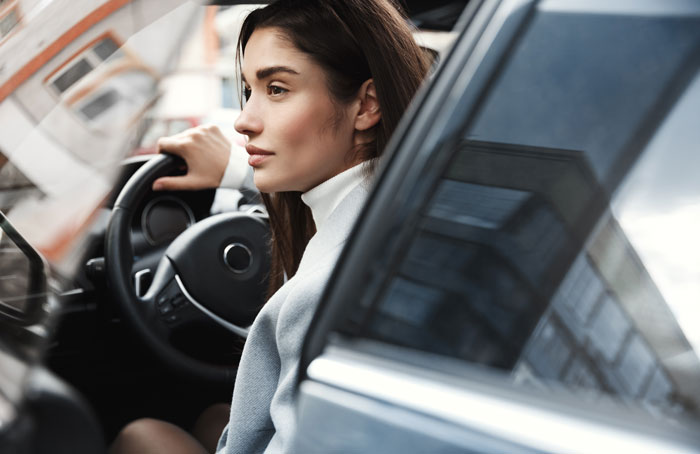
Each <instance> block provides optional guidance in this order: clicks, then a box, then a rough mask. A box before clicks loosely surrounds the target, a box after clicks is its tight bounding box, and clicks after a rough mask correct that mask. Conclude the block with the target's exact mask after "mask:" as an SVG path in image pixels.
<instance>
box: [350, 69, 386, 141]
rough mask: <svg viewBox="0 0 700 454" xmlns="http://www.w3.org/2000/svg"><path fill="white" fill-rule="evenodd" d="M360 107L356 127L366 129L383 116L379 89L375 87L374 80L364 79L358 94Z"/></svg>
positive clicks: (359, 129) (360, 129) (356, 117)
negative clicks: (378, 96)
mask: <svg viewBox="0 0 700 454" xmlns="http://www.w3.org/2000/svg"><path fill="white" fill-rule="evenodd" d="M357 100H358V101H359V103H360V109H359V110H358V112H357V115H356V116H355V129H356V130H358V131H365V130H367V129H369V128H371V127H372V126H374V125H376V124H377V123H378V122H379V120H381V118H382V111H381V110H380V109H379V100H378V99H377V89H376V88H374V81H373V80H372V79H367V80H366V81H364V83H363V84H362V86H361V87H360V90H359V91H358V94H357Z"/></svg>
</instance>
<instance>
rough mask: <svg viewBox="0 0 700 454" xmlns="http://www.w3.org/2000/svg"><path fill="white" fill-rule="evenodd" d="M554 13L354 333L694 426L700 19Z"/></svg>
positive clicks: (511, 67)
mask: <svg viewBox="0 0 700 454" xmlns="http://www.w3.org/2000/svg"><path fill="white" fill-rule="evenodd" d="M560 3H565V2H560ZM545 6H546V8H545V7H543V8H542V9H541V10H540V11H538V13H537V14H535V15H534V17H533V18H532V19H531V21H530V24H529V27H528V28H527V30H526V31H524V32H523V34H522V36H521V37H520V40H519V42H518V43H517V45H516V46H515V47H514V48H513V49H512V50H511V55H510V57H509V59H508V63H507V64H506V65H504V66H503V67H502V68H501V70H500V71H499V73H498V76H497V77H496V78H495V80H494V81H493V83H492V84H491V87H490V89H489V91H488V92H487V93H486V95H485V96H484V98H483V102H482V103H481V106H480V108H479V109H478V111H477V113H476V115H475V116H474V117H473V121H471V123H465V129H464V132H463V134H462V138H461V141H459V143H458V144H456V146H454V147H453V149H452V150H451V157H450V159H449V162H448V164H447V165H446V166H445V170H444V172H443V173H442V176H441V178H440V179H439V180H438V181H437V182H436V183H435V184H434V188H433V190H432V191H431V192H430V195H429V196H428V197H427V198H426V200H425V201H424V204H423V206H422V208H421V209H420V215H419V217H418V219H417V221H416V222H411V223H407V225H405V226H403V227H402V230H403V231H402V232H401V234H399V235H397V237H400V238H407V239H406V240H402V241H404V243H403V244H405V247H404V248H402V250H401V252H400V253H399V255H398V257H394V258H393V260H391V263H395V264H397V265H396V266H395V268H393V269H392V270H391V272H390V273H389V275H388V276H386V278H385V279H384V281H383V284H382V286H381V290H380V291H379V292H378V293H377V294H376V296H375V297H373V301H372V302H371V303H370V304H368V307H369V311H368V312H366V313H364V312H363V313H361V314H357V313H356V314H354V317H353V325H352V328H351V329H348V330H347V331H346V332H347V333H352V334H353V335H354V336H357V337H362V338H369V339H373V340H378V341H381V342H387V343H391V344H396V345H400V346H403V347H409V348H411V349H416V350H421V351H426V352H429V353H433V354H438V355H442V356H446V357H450V358H457V359H460V360H463V361H466V362H468V363H471V364H475V365H478V367H479V368H483V367H487V368H489V369H491V370H494V371H499V373H500V374H501V375H503V376H504V377H507V378H508V379H509V380H510V382H511V383H513V384H516V385H518V386H523V387H527V388H538V389H556V390H563V391H565V392H571V393H573V394H575V395H577V396H581V398H583V399H585V400H587V401H591V402H602V401H605V402H615V403H617V404H622V405H627V406H630V407H634V408H637V409H641V410H642V411H646V412H648V413H649V414H651V415H654V416H655V417H659V418H660V419H662V420H693V421H695V420H696V419H697V417H698V414H697V412H698V410H697V409H698V404H699V403H700V402H698V399H699V398H698V396H700V393H699V391H700V385H699V383H700V360H699V359H698V348H699V347H700V335H698V333H699V332H700V330H699V329H698V328H699V326H698V323H700V317H699V316H698V315H700V314H699V313H698V309H697V307H698V306H697V303H696V302H697V301H698V300H699V299H700V288H699V286H700V284H698V282H700V280H699V279H698V277H700V269H699V268H698V265H697V255H698V254H696V253H695V252H696V251H698V249H699V248H700V239H699V238H698V236H697V235H696V234H695V232H694V231H695V230H697V228H696V226H697V221H696V220H697V219H698V217H697V216H698V215H697V213H698V200H700V183H698V180H697V178H696V177H695V174H696V172H695V171H694V169H696V168H697V165H696V163H697V161H698V159H699V158H698V156H699V155H698V146H697V144H698V143H700V134H699V133H698V128H697V125H696V123H697V118H698V115H697V111H698V106H700V76H699V75H698V74H697V68H698V62H697V58H696V57H694V56H693V55H694V54H693V53H694V52H696V49H697V46H698V43H699V42H700V36H699V35H698V31H697V22H693V21H690V20H685V19H684V18H682V17H680V16H673V15H669V16H665V17H661V18H659V17H654V16H653V15H646V14H640V15H633V14H630V15H625V14H619V15H618V14H612V15H598V14H595V12H593V11H590V12H588V13H590V14H587V13H582V12H581V11H577V12H570V11H566V10H564V9H563V10H559V9H558V7H557V2H547V3H546V4H545ZM584 9H585V8H584ZM551 36H558V37H559V39H556V40H552V39H551ZM621 36H624V37H626V38H625V39H622V40H621V39H620V37H621ZM613 37H614V39H612V38H613ZM611 39H612V41H611ZM611 43H614V44H611ZM669 48H674V49H675V50H676V51H677V52H676V51H674V52H668V49H669ZM574 56H575V57H574ZM674 100H678V101H677V102H673V101H674ZM362 301H363V302H366V300H364V299H362Z"/></svg>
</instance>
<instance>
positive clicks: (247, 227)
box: [0, 0, 467, 453]
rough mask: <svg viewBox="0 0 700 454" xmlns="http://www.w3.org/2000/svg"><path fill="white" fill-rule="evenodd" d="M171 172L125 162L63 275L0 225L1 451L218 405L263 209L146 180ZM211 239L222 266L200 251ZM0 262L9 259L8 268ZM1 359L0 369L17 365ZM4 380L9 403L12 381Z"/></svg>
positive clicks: (65, 447) (146, 162)
mask: <svg viewBox="0 0 700 454" xmlns="http://www.w3.org/2000/svg"><path fill="white" fill-rule="evenodd" d="M214 3H215V4H219V5H221V6H230V5H235V4H241V3H248V2H237V1H230V2H227V1H216V2H214ZM402 3H403V4H404V5H405V7H406V10H407V12H408V14H409V16H410V17H411V20H412V21H413V23H414V24H415V25H416V26H418V27H422V28H426V29H430V30H443V31H449V30H451V29H452V27H453V26H454V24H455V23H456V21H457V20H458V18H459V16H460V13H461V11H462V10H463V9H464V6H465V5H466V3H467V1H466V0H464V1H461V0H460V1H449V0H443V1H405V2H402ZM96 52H97V51H96ZM111 52H114V50H112V51H111ZM91 58H92V57H91ZM0 156H2V155H0ZM183 171H184V169H183V162H182V161H180V160H178V159H175V158H174V157H172V156H165V155H161V156H157V157H156V158H154V159H151V158H150V157H146V156H137V157H133V158H129V159H127V160H125V161H123V163H122V164H121V166H120V170H119V177H118V178H117V180H116V182H115V184H114V187H113V190H112V191H111V193H110V195H109V196H108V197H107V199H106V200H105V201H104V204H103V206H102V208H101V209H100V210H99V212H98V213H97V214H96V215H95V217H94V222H93V223H92V225H91V227H90V229H89V232H88V233H87V234H86V235H87V237H88V238H87V239H86V241H85V242H84V244H85V247H84V248H83V250H81V257H82V258H81V259H80V262H81V263H82V265H81V266H79V267H78V268H77V271H76V273H75V275H72V276H65V275H61V274H58V273H55V272H53V271H52V270H51V269H50V267H49V266H48V264H47V262H46V261H45V260H44V259H43V258H42V257H41V256H40V255H39V254H38V253H37V252H36V251H35V250H34V249H33V248H32V247H31V246H30V245H29V244H28V243H27V242H26V241H25V240H24V239H23V238H22V236H21V235H20V234H19V232H17V231H16V230H15V229H14V228H13V227H12V224H11V223H10V221H9V220H8V219H7V218H6V217H5V216H2V218H0V221H1V226H2V231H3V232H2V236H1V237H0V238H1V239H2V242H3V247H2V260H3V262H2V263H3V266H5V263H8V266H10V267H12V269H13V270H17V269H26V270H27V274H26V275H27V276H28V278H27V279H28V280H27V281H26V282H14V283H9V282H4V281H2V282H0V285H2V286H6V287H7V288H6V289H5V290H3V296H2V300H3V304H2V305H0V306H2V310H1V311H0V314H1V315H0V325H2V328H0V329H1V330H2V331H4V332H5V333H6V334H5V335H3V338H2V343H3V348H2V349H0V351H1V350H4V349H7V351H11V352H13V354H14V355H17V356H18V357H20V358H22V359H23V360H24V361H25V365H24V366H23V367H19V368H17V370H20V371H21V373H25V374H28V377H29V378H28V379H27V380H28V381H27V383H28V385H27V391H26V393H25V394H24V396H20V394H21V393H20V391H19V390H15V391H16V393H17V396H15V397H16V398H17V402H21V406H20V407H18V408H19V410H20V411H19V414H18V415H16V416H17V417H16V418H11V417H10V416H11V415H10V414H11V413H12V411H13V409H12V408H7V409H3V408H0V414H1V413H2V412H3V411H7V412H8V418H9V419H11V420H12V425H11V427H10V428H2V429H3V430H1V431H0V446H2V447H3V448H2V451H3V452H54V453H59V452H66V453H68V452H70V453H80V452H101V451H103V450H105V449H106V446H107V445H108V444H109V442H110V441H111V440H112V439H113V438H114V437H115V436H116V434H117V433H118V431H119V430H120V429H121V428H122V427H123V426H124V425H125V424H127V423H128V422H129V421H131V420H134V419H136V418H140V417H152V418H158V419H163V420H166V421H169V422H172V423H174V424H176V425H178V426H180V427H183V428H185V429H187V428H191V426H192V424H193V423H194V421H195V418H196V417H197V416H198V415H199V414H200V413H201V412H202V410H204V409H205V408H206V407H208V406H209V405H211V404H214V403H220V402H224V403H227V402H229V401H230V397H231V392H232V387H233V381H234V379H235V374H236V365H237V362H238V360H239V358H240V354H241V351H242V347H243V345H244V341H245V336H246V334H247V327H248V326H249V325H250V324H251V323H252V320H253V319H254V318H255V315H256V314H257V311H258V310H259V309H260V307H261V306H262V304H263V303H264V298H265V290H266V285H265V284H266V281H265V275H266V273H267V269H268V267H269V258H268V256H267V241H268V239H269V238H268V229H267V225H266V219H265V213H264V209H263V208H262V206H261V203H260V200H259V197H258V196H257V194H256V193H255V192H254V191H245V190H243V191H233V190H228V189H218V190H206V191H197V192H190V191H183V192H163V193H156V192H153V191H152V190H151V185H152V183H153V181H154V180H155V178H157V177H159V176H163V175H176V174H178V173H182V172H183ZM232 230H233V231H235V232H236V233H235V234H234V235H233V236H232V235H231V234H230V232H231V231H232ZM223 243H227V244H228V246H227V247H226V252H225V253H224V257H219V256H216V255H212V254H210V253H208V252H210V251H209V250H208V248H212V247H219V245H220V244H223ZM8 251H9V252H8ZM10 253H12V254H14V255H13V257H16V258H17V259H16V260H12V261H9V262H8V261H6V260H5V257H6V256H8V254H10ZM18 262H20V263H21V266H20V265H18V264H17V263H18ZM22 267H24V268H22ZM231 271H233V273H232V272H231ZM222 277H223V280H222ZM222 282H224V284H222ZM215 283H216V284H215ZM47 286H48V287H50V289H51V290H50V291H45V287H47ZM8 294H9V295H13V294H14V295H15V296H16V299H15V300H11V299H10V298H8V297H7V295H8ZM33 295H39V296H33ZM232 297H233V298H234V299H235V301H236V304H235V305H232V304H231V298H232ZM12 301H15V303H14V306H13V305H12V304H10V303H11V302H12ZM144 302H148V303H150V304H144ZM144 308H150V309H144ZM42 330H44V331H42ZM37 331H41V332H37ZM2 355H3V356H6V358H4V361H6V364H7V365H8V367H6V366H4V365H3V366H0V370H9V369H11V367H10V365H12V366H15V365H16V364H15V363H16V360H15V359H14V358H13V357H12V355H5V354H4V353H2ZM30 365H31V367H30ZM13 370H14V369H13ZM3 375H8V376H5V377H2V378H0V382H2V383H3V386H2V388H3V394H8V392H7V391H6V389H11V388H12V382H13V380H14V379H16V377H12V376H11V375H12V374H11V373H9V372H0V376H3Z"/></svg>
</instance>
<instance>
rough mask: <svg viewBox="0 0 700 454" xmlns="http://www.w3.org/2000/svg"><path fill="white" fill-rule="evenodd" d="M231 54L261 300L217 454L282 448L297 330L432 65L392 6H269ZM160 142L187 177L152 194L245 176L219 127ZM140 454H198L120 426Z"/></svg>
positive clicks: (162, 427) (289, 419)
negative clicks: (264, 231) (251, 185)
mask: <svg viewBox="0 0 700 454" xmlns="http://www.w3.org/2000/svg"><path fill="white" fill-rule="evenodd" d="M238 49H239V55H240V56H242V64H241V74H242V78H243V81H244V95H245V99H246V103H245V106H244V107H243V109H242V112H241V114H240V116H239V118H238V120H237V121H236V124H235V127H236V130H237V131H238V132H239V133H241V134H244V135H246V136H247V138H248V141H247V145H246V151H247V152H248V155H249V156H248V164H249V165H250V166H251V167H252V168H253V178H254V182H255V185H256V186H257V188H258V189H259V190H260V191H261V193H262V194H263V200H264V202H265V205H266V207H267V209H268V213H269V216H270V226H271V230H272V244H271V248H272V270H271V279H270V289H269V294H270V295H271V296H270V298H269V300H268V302H267V303H266V305H265V307H264V308H263V309H262V311H261V312H260V314H259V315H258V317H257V318H256V320H255V322H254V323H253V326H252V327H251V330H250V334H249V336H248V339H247V341H246V345H245V348H244V350H243V355H242V358H241V363H240V366H239V372H238V376H237V378H236V383H235V386H234V392H233V399H232V404H231V410H230V416H229V423H228V425H227V427H226V429H225V430H224V433H223V435H222V436H221V438H220V440H219V444H218V447H217V452H223V453H256V452H290V450H291V449H292V446H291V442H292V436H293V434H294V429H295V417H294V416H295V415H294V406H293V401H294V392H295V389H294V380H295V378H296V376H297V367H298V362H299V357H300V354H301V347H302V342H303V338H304V335H305V333H306V330H307V329H308V325H309V323H310V320H311V317H312V315H313V312H314V309H315V307H316V304H317V303H318V301H319V299H320V296H321V293H322V291H323V288H324V286H325V283H326V281H327V279H328V277H329V276H330V273H331V271H332V269H333V266H334V265H335V262H336V259H337V257H338V255H339V253H340V251H341V249H342V246H343V245H344V242H345V239H346V237H347V235H348V233H349V230H350V228H351V227H352V225H353V223H354V221H355V219H356V217H357V215H358V213H359V210H360V209H361V207H362V204H363V202H364V200H365V198H366V195H367V188H368V182H367V181H366V180H367V175H369V174H371V170H372V168H373V165H372V164H373V163H374V162H375V160H376V159H377V158H378V157H379V156H380V155H381V152H382V151H383V149H384V147H385V145H386V143H387V141H388V140H389V137H390V136H391V133H392V132H393V130H394V129H395V127H396V125H397V123H398V121H399V119H400V117H401V115H402V113H403V111H404V109H405V108H406V106H407V105H408V103H409V101H410V99H411V97H412V96H413V94H414V93H415V91H416V89H417V88H418V86H419V85H420V83H421V80H422V78H423V77H424V75H425V73H426V71H427V68H428V62H427V60H426V59H425V57H424V55H423V53H422V51H421V50H420V48H419V47H418V46H417V45H416V44H415V42H414V40H413V38H412V35H411V30H410V28H409V26H408V25H407V22H406V19H405V18H404V17H403V16H402V15H401V14H400V13H399V12H398V10H397V9H396V8H395V7H394V6H393V4H392V3H391V2H390V1H389V0H328V1H321V0H317V1H314V0H311V1H291V0H287V1H278V2H275V3H273V4H270V5H269V6H267V7H265V8H263V9H260V10H256V11H254V12H252V13H251V14H250V15H249V16H248V18H247V19H246V20H245V22H244V24H243V28H242V30H241V35H240V38H239V42H238ZM159 146H160V149H161V150H164V151H169V152H173V153H176V154H179V155H181V156H183V157H184V158H185V160H186V161H187V163H188V169H189V170H188V174H187V175H186V176H185V177H179V178H178V177H170V178H164V179H160V180H158V181H156V182H155V183H154V188H156V189H182V188H199V187H207V186H212V185H215V184H217V183H219V182H220V181H222V180H224V181H226V180H229V181H235V182H236V184H240V183H241V182H242V181H243V179H244V178H245V172H241V171H240V170H239V169H240V166H238V165H237V163H236V159H235V157H233V155H232V157H231V159H226V157H227V156H226V154H227V152H228V149H227V146H228V145H227V144H226V142H225V141H224V140H223V138H222V137H221V135H220V133H219V132H218V131H216V130H213V129H206V128H201V129H199V130H195V131H189V132H187V133H185V134H182V135H179V136H176V137H173V138H169V139H164V140H162V141H161V142H160V143H159ZM220 150H224V151H220ZM227 162H228V167H226V165H227ZM224 168H225V170H224ZM285 276H286V278H287V280H286V282H285ZM200 439H201V437H200ZM205 444H206V443H205ZM137 451H138V452H206V451H205V450H204V449H203V447H202V446H201V445H200V444H199V443H198V442H197V441H195V439H194V438H191V437H190V436H189V435H188V434H186V433H185V432H184V431H181V430H179V429H177V428H174V426H170V425H167V424H166V423H162V422H159V421H153V420H147V421H144V420H141V421H137V422H136V423H132V424H131V425H130V426H127V428H126V429H125V430H124V431H123V432H122V434H120V436H119V437H118V438H117V440H116V442H115V444H114V446H113V452H137Z"/></svg>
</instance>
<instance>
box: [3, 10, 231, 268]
mask: <svg viewBox="0 0 700 454" xmlns="http://www.w3.org/2000/svg"><path fill="white" fill-rule="evenodd" d="M217 12H219V11H218V10H217V9H216V8H214V9H212V8H202V7H201V5H198V4H196V3H193V2H184V1H182V0H168V1H158V2H124V1H100V2H94V3H89V6H88V7H87V8H83V9H81V8H76V5H75V4H74V2H72V1H67V0H53V1H32V0H25V1H21V0H8V1H4V2H2V4H0V17H1V18H2V21H1V22H0V62H1V64H0V127H1V128H2V131H1V134H0V210H2V212H4V213H5V214H6V215H7V216H8V217H9V219H10V220H11V222H12V223H13V224H14V225H15V226H16V228H17V230H18V231H20V232H21V233H22V235H23V236H24V237H25V238H26V239H27V240H28V241H29V242H30V243H31V244H32V245H33V246H34V247H35V248H37V249H38V250H39V251H40V252H41V253H42V254H43V255H44V256H45V257H46V258H47V259H48V260H49V261H50V262H51V263H52V265H53V266H54V268H55V269H57V270H59V271H61V272H63V273H65V274H66V275H69V274H70V273H71V272H72V271H73V270H74V268H75V266H77V264H78V261H79V258H80V257H81V254H80V253H81V245H82V243H83V241H84V240H85V239H86V237H87V235H85V233H86V232H87V231H88V229H89V226H90V225H92V224H93V223H94V222H95V221H96V220H98V219H99V218H100V216H102V214H101V212H100V207H101V205H102V204H103V203H104V201H105V200H106V199H107V197H108V195H109V193H110V191H111V190H112V185H113V181H114V179H115V177H116V174H117V173H118V172H119V163H120V162H121V161H122V159H123V158H124V157H125V156H128V155H130V154H135V153H138V152H139V145H140V143H141V138H142V137H143V136H144V133H145V131H146V130H147V128H148V126H149V125H150V124H152V123H153V122H154V120H155V121H156V122H157V121H161V118H162V117H163V115H164V114H162V113H158V112H156V113H149V114H147V113H148V112H154V106H157V104H158V100H159V99H161V98H162V95H163V94H164V93H165V94H167V93H168V92H169V90H168V89H167V87H166V88H163V87H162V85H164V82H168V81H169V78H170V77H172V74H173V71H174V70H175V69H176V68H177V67H182V65H183V63H182V61H183V52H182V45H183V43H184V42H186V41H191V38H190V36H193V34H194V36H199V39H200V40H199V41H198V43H199V45H200V46H204V47H207V46H208V47H207V49H210V53H209V54H206V53H205V52H202V51H201V50H202V49H200V48H193V49H191V50H190V53H191V54H193V55H200V57H199V59H195V58H194V57H192V56H189V57H186V61H187V62H188V63H189V66H190V67H189V68H188V69H189V77H190V79H191V80H192V79H195V81H194V82H190V86H198V85H197V84H199V85H201V83H200V82H201V79H202V77H198V74H201V73H204V72H206V74H207V77H209V78H210V79H211V82H210V83H209V84H208V85H206V84H205V87H207V86H209V87H211V86H212V85H215V84H218V83H220V82H219V81H218V80H216V79H214V77H216V76H217V74H216V59H217V55H218V41H217V40H216V24H215V21H214V19H215V17H216V13H217ZM207 33H209V34H211V35H212V36H211V37H210V36H207ZM208 38H211V39H210V41H206V39H208ZM202 39H204V40H205V41H204V44H203V42H202ZM193 46H194V47H196V44H193V45H191V46H190V47H193ZM186 52H187V51H185V53H186ZM201 55H208V58H209V59H210V61H204V58H205V57H204V56H201ZM171 85H173V84H172V83H171ZM217 88H218V87H217ZM172 90H177V91H180V92H188V90H183V89H182V84H180V85H178V84H174V86H173V87H172ZM172 90H171V91H172ZM189 91H191V90H189ZM199 99H200V102H199V104H198V105H197V107H198V108H199V109H200V110H201V109H205V108H206V109H209V110H211V109H212V108H214V107H216V106H217V105H219V103H218V101H219V100H218V99H216V101H217V102H216V103H212V102H211V101H210V100H211V99H212V97H211V96H210V97H202V96H200V97H199ZM202 99H204V100H207V102H204V101H201V100H202ZM170 104H172V102H171V103H170ZM182 104H184V103H181V104H180V105H182ZM166 110H168V109H166ZM172 110H173V109H172V107H171V108H170V109H169V111H170V112H172ZM196 110H197V109H196V108H194V107H193V108H192V109H190V110H189V111H188V112H187V113H186V115H185V116H187V117H194V118H195V119H196V117H197V115H200V113H199V112H197V111H196ZM171 115H172V114H171ZM176 115H180V114H179V113H176ZM147 118H148V119H149V120H150V122H149V121H146V119H147ZM184 124H185V126H193V125H195V124H197V121H196V120H192V121H188V122H186V123H184ZM178 127H179V128H181V126H178ZM168 132H172V130H169V131H168ZM151 151H154V150H151Z"/></svg>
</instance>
